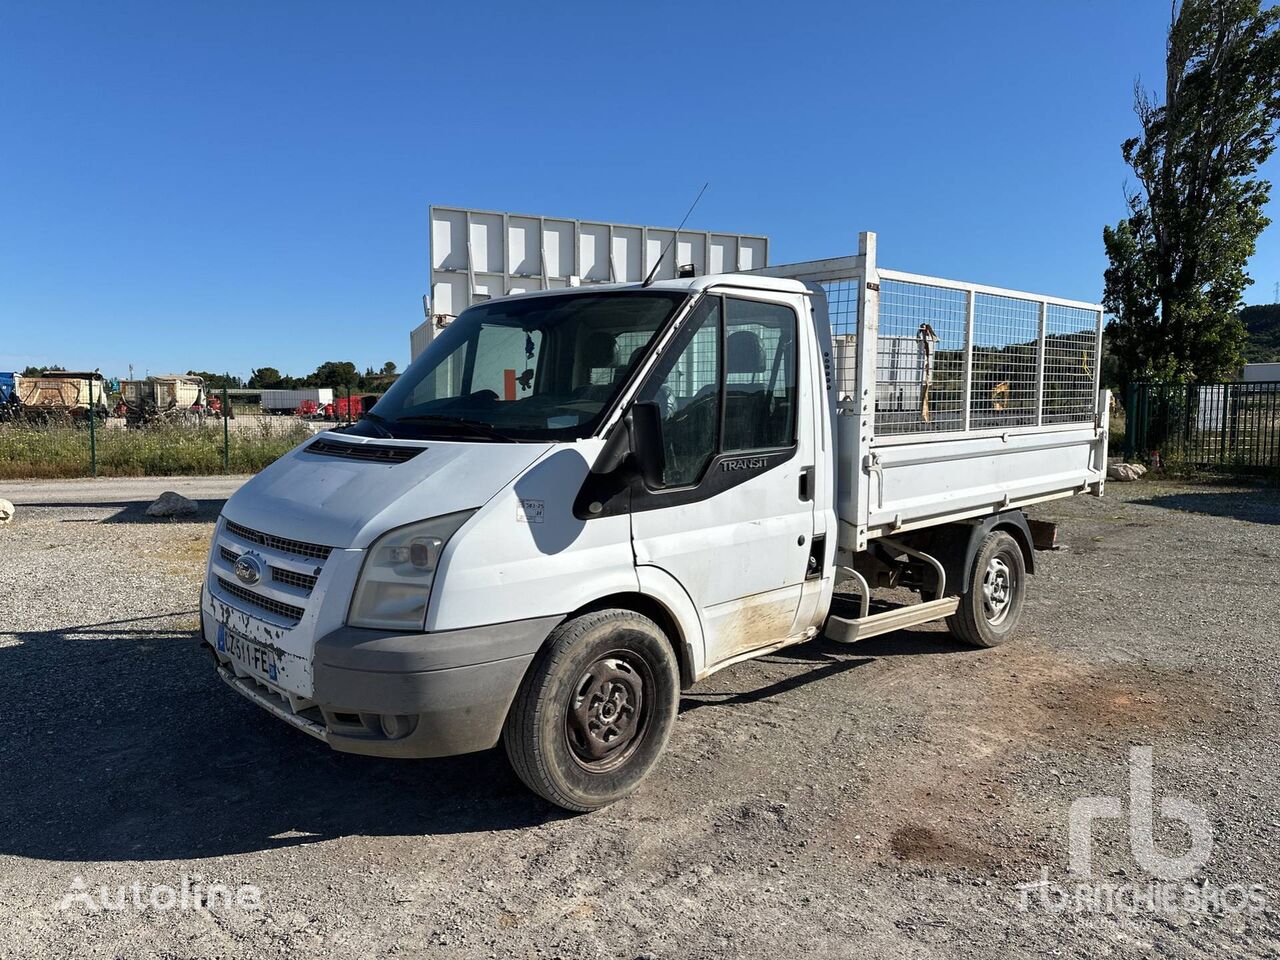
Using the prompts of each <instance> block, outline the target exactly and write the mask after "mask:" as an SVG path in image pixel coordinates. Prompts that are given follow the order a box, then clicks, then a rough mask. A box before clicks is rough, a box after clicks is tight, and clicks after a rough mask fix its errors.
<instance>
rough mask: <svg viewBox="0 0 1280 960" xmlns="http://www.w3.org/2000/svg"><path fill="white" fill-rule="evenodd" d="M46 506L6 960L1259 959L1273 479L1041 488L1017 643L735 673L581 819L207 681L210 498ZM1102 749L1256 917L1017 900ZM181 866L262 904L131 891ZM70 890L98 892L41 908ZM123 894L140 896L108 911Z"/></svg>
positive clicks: (1270, 773)
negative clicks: (1039, 549) (1046, 549)
mask: <svg viewBox="0 0 1280 960" xmlns="http://www.w3.org/2000/svg"><path fill="white" fill-rule="evenodd" d="M33 486H36V485H28V486H27V493H28V496H27V500H28V502H30V501H31V500H39V499H40V497H39V496H36V494H35V493H34V492H33V489H32V488H33ZM38 486H40V487H41V488H42V489H43V487H44V485H38ZM123 489H124V490H125V491H126V492H127V489H128V488H127V487H126V488H123ZM214 495H215V496H216V490H215V492H214ZM0 496H9V494H5V493H3V492H0ZM10 498H11V499H19V498H17V497H12V496H10ZM124 499H127V497H125V498H124ZM44 502H46V503H52V504H60V505H55V506H25V507H20V509H19V512H18V515H17V517H16V519H15V521H14V523H13V524H12V525H10V526H7V527H0V548H2V549H3V555H4V563H3V564H0V630H2V631H3V632H0V695H2V697H3V702H4V703H5V704H6V705H7V707H8V715H7V717H6V720H5V723H4V734H3V736H2V737H0V771H3V772H2V773H0V904H3V906H0V957H34V956H51V957H52V956H57V957H62V956H71V955H75V956H77V957H115V956H126V955H127V956H129V957H152V956H157V957H178V956H182V957H196V956H200V957H204V956H210V957H249V956H273V955H312V956H315V955H343V956H362V957H364V956H393V957H419V956H431V957H434V956H462V957H494V956H520V957H553V956H562V957H575V958H576V957H639V956H646V955H647V956H652V957H681V958H685V957H708V958H710V957H723V956H731V955H741V956H769V957H771V958H783V957H811V956H819V957H827V956H830V957H846V956H850V955H853V954H857V955H859V956H873V957H894V958H907V957H911V958H917V957H925V958H934V957H975V958H984V960H985V958H991V957H1019V958H1021V957H1034V956H1052V957H1080V958H1086V957H1088V958H1095V957H1134V956H1174V957H1221V958H1232V960H1234V958H1238V957H1252V956H1280V914H1278V913H1277V910H1280V879H1278V877H1280V869H1278V866H1280V863H1278V861H1280V851H1278V850H1277V848H1276V845H1275V843H1274V842H1273V841H1274V839H1275V836H1276V833H1277V831H1278V830H1280V809H1278V804H1277V797H1278V796H1280V768H1278V765H1277V757H1276V749H1275V744H1276V742H1277V733H1278V732H1280V731H1278V729H1277V711H1276V705H1277V704H1276V701H1277V680H1278V679H1280V677H1278V675H1277V674H1278V670H1277V656H1276V650H1275V645H1276V626H1275V625H1276V622H1277V620H1280V590H1278V589H1277V587H1278V586H1280V562H1277V561H1278V557H1280V543H1278V541H1277V533H1278V532H1280V498H1278V497H1277V495H1276V494H1275V493H1274V492H1265V491H1255V490H1240V489H1230V488H1212V487H1203V488H1183V487H1173V486H1167V485H1159V484H1156V483H1152V482H1141V483H1137V484H1131V485H1126V486H1122V485H1120V484H1112V485H1111V486H1110V487H1109V495H1108V497H1107V499H1105V500H1101V501H1098V500H1094V499H1091V498H1085V497H1078V498H1075V499H1073V500H1070V501H1064V502H1060V503H1055V504H1050V505H1048V506H1046V507H1045V508H1042V509H1040V510H1038V511H1037V513H1038V515H1039V516H1040V517H1042V518H1046V519H1055V520H1059V521H1060V522H1061V523H1062V539H1063V540H1064V541H1065V543H1066V546H1067V549H1065V550H1062V551H1060V552H1055V553H1041V554H1038V556H1037V563H1038V570H1039V572H1038V575H1037V576H1035V577H1034V578H1033V579H1032V582H1031V591H1032V592H1031V595H1030V599H1029V601H1028V609H1027V611H1026V617H1025V620H1024V624H1023V628H1022V633H1021V636H1020V638H1019V639H1018V640H1017V641H1016V642H1013V643H1011V644H1008V645H1006V646H1004V647H1001V648H998V649H995V650H987V651H973V650H969V649H966V648H963V647H960V646H958V645H957V644H956V643H954V642H952V641H951V640H950V639H949V638H948V637H947V635H946V634H945V633H944V632H942V631H941V630H940V629H939V628H938V627H937V626H934V625H930V626H928V627H924V628H918V629H913V630H909V631H904V632H902V633H898V634H894V635H892V636H888V637H880V638H875V639H872V640H868V641H865V642H863V643H862V644H860V645H856V646H853V647H841V646H839V645H836V644H832V643H829V642H827V641H823V640H819V641H815V642H812V643H809V644H805V645H802V646H800V647H795V648H791V649H789V650H787V651H783V652H782V653H780V654H776V655H772V656H769V657H766V658H764V659H763V660H760V661H754V662H751V663H745V664H741V665H738V666H735V667H733V668H730V669H728V670H726V671H723V672H722V673H720V674H717V675H716V676H715V677H713V678H711V679H710V680H708V681H706V682H705V683H703V684H700V685H699V686H698V687H696V688H694V689H693V690H692V691H690V692H688V693H687V694H686V695H685V697H684V701H683V710H682V713H681V716H680V720H679V723H678V725H677V728H676V732H675V734H674V736H673V738H672V741H671V746H670V749H669V752H668V755H667V757H666V758H665V760H664V762H663V763H662V764H661V766H660V767H659V769H658V770H657V771H656V773H655V774H654V775H653V776H652V777H651V779H650V780H649V781H648V783H647V784H646V785H645V786H644V787H643V788H642V789H641V791H640V792H639V793H638V794H637V795H635V796H633V797H631V798H629V799H627V800H625V801H623V802H621V803H619V804H616V805H615V806H613V807H611V808H608V809H606V810H603V811H600V812H598V813H595V814H591V815H587V816H579V817H574V816H567V815H564V814H562V813H561V812H559V811H557V810H554V809H552V808H550V807H549V806H547V805H546V804H545V803H542V802H541V801H539V800H537V799H535V798H533V797H532V796H530V795H529V794H527V793H526V792H525V791H524V790H523V789H522V787H521V786H520V785H519V783H518V782H517V781H516V780H515V778H514V777H513V776H512V775H511V774H510V773H509V772H508V770H507V768H506V765H505V761H504V759H503V757H502V754H501V753H500V752H499V751H493V752H490V753H486V754H479V755H475V756H469V757H459V758H453V759H448V760H438V761H420V762H396V761H382V760H374V759H367V758H359V757H349V756H343V755H340V754H334V753H331V752H329V751H328V750H327V749H326V748H325V747H324V746H323V745H321V744H319V743H317V742H314V741H312V740H310V739H309V738H307V737H306V736H304V735H303V734H301V733H297V732H295V731H293V730H291V729H289V728H287V727H286V726H285V725H284V724H281V723H280V722H278V721H276V720H274V719H272V718H270V717H268V716H266V715H264V714H262V713H261V712H260V711H258V710H257V709H256V708H254V707H253V706H251V705H250V704H248V703H246V702H244V701H242V700H240V699H239V698H238V697H236V696H235V695H234V694H232V693H231V692H230V691H228V690H226V689H225V688H223V687H222V685H221V684H220V683H219V682H218V681H217V680H216V678H215V677H214V676H213V673H212V671H211V669H210V665H209V661H208V659H207V657H206V656H204V655H202V654H201V653H200V651H199V650H198V649H197V644H196V641H195V636H194V632H193V631H194V628H195V626H196V597H197V589H198V583H199V577H200V572H201V565H202V563H203V555H204V550H205V545H206V543H207V539H208V536H209V533H210V521H211V520H212V518H213V516H215V515H216V512H217V509H218V508H219V505H220V502H219V501H218V500H217V499H212V500H208V501H205V502H204V503H203V515H202V517H201V518H200V522H192V523H167V522H148V521H147V520H146V519H145V518H144V517H143V516H142V514H141V506H142V504H127V503H126V504H123V505H122V504H119V503H110V502H108V498H107V497H105V496H99V497H96V498H90V499H89V500H88V502H83V501H73V500H72V498H70V497H68V496H61V497H54V496H49V497H46V498H45V500H44ZM1130 745H1148V746H1151V747H1152V748H1153V754H1154V768H1155V789H1156V798H1157V799H1156V804H1157V808H1158V807H1159V802H1160V798H1161V797H1166V798H1167V797H1182V798H1186V799H1187V800H1189V801H1191V802H1192V803H1194V804H1197V805H1199V806H1200V807H1201V808H1203V809H1204V810H1205V811H1206V812H1207V815H1208V818H1209V821H1210V823H1211V825H1212V828H1213V834H1214V841H1215V842H1214V847H1213V850H1212V854H1211V856H1210V858H1209V861H1208V863H1207V864H1206V865H1205V866H1204V867H1203V868H1202V869H1200V870H1198V871H1196V873H1195V875H1194V878H1193V879H1194V883H1196V884H1198V885H1199V886H1197V887H1196V888H1195V889H1197V890H1201V891H1202V892H1203V891H1213V890H1220V889H1222V888H1225V887H1228V885H1232V884H1242V885H1245V886H1247V885H1249V884H1261V885H1263V887H1265V888H1266V889H1265V890H1264V891H1263V892H1261V893H1259V894H1256V896H1257V897H1258V898H1259V900H1261V899H1265V900H1266V902H1267V906H1266V907H1265V909H1258V910H1254V911H1253V912H1247V913H1244V912H1237V911H1234V910H1230V909H1228V910H1226V911H1222V912H1203V911H1195V910H1186V909H1174V910H1167V911H1162V910H1159V909H1155V910H1152V909H1150V908H1149V907H1148V908H1143V909H1139V910H1136V911H1134V910H1127V909H1116V910H1112V911H1109V912H1104V911H1090V910H1074V909H1073V910H1068V911H1065V912H1057V911H1055V910H1054V909H1052V905H1053V904H1054V903H1055V901H1054V900H1053V899H1052V898H1050V899H1048V900H1046V899H1044V898H1043V897H1042V896H1041V893H1039V892H1035V891H1032V892H1028V891H1027V890H1022V889H1019V886H1020V885H1021V884H1025V883H1029V882H1035V881H1042V882H1043V881H1045V880H1046V879H1047V880H1048V885H1047V886H1045V887H1044V890H1058V889H1060V887H1058V886H1057V885H1059V884H1060V885H1061V888H1066V889H1068V890H1074V889H1075V888H1074V884H1075V883H1078V882H1079V881H1078V880H1076V879H1074V878H1072V877H1071V875H1070V874H1069V873H1068V861H1067V856H1068V854H1067V851H1068V846H1067V832H1068V826H1067V812H1068V809H1069V808H1070V807H1071V805H1072V803H1073V802H1074V801H1076V800H1079V799H1081V798H1085V797H1090V796H1096V795H1105V796H1114V797H1118V798H1125V801H1126V804H1127V798H1128V791H1129V783H1130V780H1129V773H1128V766H1127V760H1128V752H1129V748H1130ZM1126 808H1127V807H1126ZM1127 825H1128V818H1125V819H1118V820H1111V821H1099V822H1098V824H1097V825H1096V826H1095V829H1094V831H1093V837H1094V844H1093V857H1094V859H1093V868H1094V874H1095V882H1103V883H1110V884H1113V885H1116V884H1124V883H1128V884H1131V885H1134V884H1143V885H1145V884H1147V883H1148V882H1149V881H1150V879H1151V878H1150V877H1148V876H1147V875H1146V874H1145V873H1144V872H1143V869H1142V867H1141V866H1140V865H1139V863H1137V862H1135V857H1134V854H1133V853H1132V852H1131V846H1130V842H1129V837H1128V835H1127ZM1156 837H1157V840H1158V841H1159V842H1160V843H1161V849H1163V850H1165V851H1166V852H1167V854H1168V855H1170V856H1173V855H1176V854H1178V853H1179V852H1181V850H1184V849H1185V848H1186V846H1187V842H1188V836H1187V834H1186V831H1185V830H1183V829H1182V828H1181V827H1180V826H1179V825H1178V824H1177V823H1176V821H1174V820H1172V819H1169V818H1162V819H1160V823H1159V826H1158V827H1157V829H1156ZM1042 871H1045V872H1042ZM184 877H192V880H191V881H190V882H193V883H204V884H206V885H207V884H212V883H223V884H227V885H230V886H233V887H234V886H236V885H240V884H253V885H255V886H256V887H258V888H260V890H261V904H260V906H259V907H258V909H253V910H245V909H242V908H240V907H237V906H234V905H233V906H230V907H228V906H227V905H226V904H222V903H211V904H209V905H208V907H207V908H197V909H186V910H177V909H175V910H160V909H155V908H154V907H147V906H146V905H145V904H146V897H147V895H148V893H147V891H149V890H150V888H151V885H155V884H168V885H170V886H173V887H180V886H181V884H182V882H183V878H184ZM77 878H79V880H81V881H83V884H84V885H85V886H87V888H88V892H89V893H91V894H94V895H95V896H100V895H101V891H99V889H98V888H99V887H100V886H105V887H108V888H109V889H108V890H107V891H106V892H107V894H108V896H109V897H110V898H112V900H113V903H112V904H111V906H123V909H105V910H101V911H98V912H90V911H89V910H88V909H86V908H85V906H84V901H83V900H80V901H78V902H77V903H76V904H74V905H73V906H72V907H71V909H70V910H65V911H64V910H60V909H59V904H60V901H61V900H62V898H63V897H64V896H65V895H66V894H68V893H69V892H76V891H77V890H79V887H78V886H76V884H77ZM135 882H136V883H140V884H142V885H143V887H142V890H143V893H142V895H141V896H142V901H143V904H144V906H143V907H141V908H139V907H138V906H136V905H135V903H133V902H132V901H131V900H130V901H129V902H127V903H125V904H123V905H122V904H120V903H119V902H118V901H115V897H116V891H115V889H114V888H116V887H118V886H120V885H124V886H126V887H129V886H131V885H132V884H134V883H135ZM1142 889H1146V888H1145V886H1144V887H1142ZM126 895H127V896H128V897H132V894H131V893H130V892H129V891H128V890H126ZM1188 896H1189V895H1188ZM161 902H162V903H163V895H162V896H161ZM1198 902H1199V901H1198ZM1228 902H1229V903H1230V901H1228ZM1024 905H1025V906H1026V909H1023V907H1024Z"/></svg>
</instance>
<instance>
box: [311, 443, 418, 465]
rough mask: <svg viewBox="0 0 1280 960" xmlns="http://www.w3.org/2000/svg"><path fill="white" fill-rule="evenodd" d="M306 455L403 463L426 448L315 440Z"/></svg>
mask: <svg viewBox="0 0 1280 960" xmlns="http://www.w3.org/2000/svg"><path fill="white" fill-rule="evenodd" d="M305 449H306V451H307V453H314V454H318V455H319V456H322V457H341V458H342V459H344V460H364V461H367V462H369V463H404V462H405V461H406V460H412V459H413V458H414V457H416V456H417V455H418V454H420V453H421V452H422V451H423V450H425V449H426V447H400V446H392V445H390V444H384V443H334V442H333V441H332V440H324V439H320V440H316V441H315V442H314V443H312V444H310V445H309V446H307V447H306V448H305Z"/></svg>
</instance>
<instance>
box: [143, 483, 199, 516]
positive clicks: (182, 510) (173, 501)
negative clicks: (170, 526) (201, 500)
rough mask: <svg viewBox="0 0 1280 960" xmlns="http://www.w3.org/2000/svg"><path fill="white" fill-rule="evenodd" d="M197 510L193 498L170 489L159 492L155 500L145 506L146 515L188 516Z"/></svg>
mask: <svg viewBox="0 0 1280 960" xmlns="http://www.w3.org/2000/svg"><path fill="white" fill-rule="evenodd" d="M199 512H200V507H199V505H198V504H197V503H196V502H195V501H194V500H188V499H187V498H186V497H184V496H183V495H182V494H180V493H174V492H173V491H172V490H166V491H165V492H164V493H162V494H160V496H159V497H157V498H156V502H155V503H153V504H152V505H151V506H149V507H147V516H148V517H190V516H192V515H193V514H196V513H199Z"/></svg>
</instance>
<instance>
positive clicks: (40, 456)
mask: <svg viewBox="0 0 1280 960" xmlns="http://www.w3.org/2000/svg"><path fill="white" fill-rule="evenodd" d="M309 436H311V432H310V431H309V430H308V428H307V427H306V426H305V425H303V424H301V423H299V424H296V425H294V426H291V427H288V428H286V429H284V430H279V429H275V430H272V429H268V427H267V425H265V424H264V425H263V427H262V428H261V429H254V428H249V429H236V430H232V431H231V432H230V437H229V438H228V439H229V443H228V449H227V460H228V463H227V468H226V469H227V471H228V472H230V473H257V472H258V471H259V470H261V469H263V468H264V467H266V466H267V465H268V464H270V463H271V462H272V461H274V460H276V459H277V458H279V457H280V456H282V455H284V454H285V453H288V452H289V451H290V450H292V449H293V448H294V447H296V446H297V445H298V444H299V443H301V442H302V441H303V440H305V439H307V438H308V437H309ZM94 439H95V445H96V448H97V459H98V476H100V477H164V476H193V475H208V474H218V473H222V472H223V435H222V426H221V421H211V422H209V423H207V424H192V425H188V424H158V425H155V426H151V427H147V428H145V429H140V430H122V429H118V428H115V427H112V428H99V429H98V430H96V431H95V437H94ZM91 473H92V470H91V465H90V448H89V430H88V428H87V427H84V426H79V425H74V424H66V423H58V424H49V425H45V424H40V425H35V424H19V423H3V424H0V479H4V480H20V479H21V480H26V479H41V478H59V477H87V476H90V475H91Z"/></svg>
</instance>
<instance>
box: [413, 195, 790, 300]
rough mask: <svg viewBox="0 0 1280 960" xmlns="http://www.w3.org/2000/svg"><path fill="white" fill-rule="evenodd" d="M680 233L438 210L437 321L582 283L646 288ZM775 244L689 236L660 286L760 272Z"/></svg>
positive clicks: (684, 233)
mask: <svg viewBox="0 0 1280 960" xmlns="http://www.w3.org/2000/svg"><path fill="white" fill-rule="evenodd" d="M673 236H675V231H674V230H673V229H672V228H670V227H667V228H663V227H646V226H637V225H634V224H622V223H607V222H605V221H599V220H572V219H569V218H567V217H536V216H529V215H525V214H517V213H502V212H496V211H492V210H469V209H465V208H462V207H435V206H433V207H432V208H431V294H430V296H431V313H432V314H433V315H434V316H436V317H442V318H444V317H455V316H457V315H458V314H459V313H461V312H462V311H463V310H465V309H466V308H467V307H469V306H470V305H471V304H473V303H476V302H478V301H481V300H486V299H489V298H492V297H499V296H503V295H504V294H507V293H526V292H529V291H533V290H550V289H556V288H559V287H568V286H571V285H575V284H578V283H582V284H589V283H639V282H640V281H641V280H643V279H644V278H645V276H646V275H647V274H648V272H649V271H650V270H651V269H652V268H653V265H654V263H655V262H657V259H658V257H659V256H661V254H662V250H663V248H664V247H665V246H666V245H667V243H668V242H669V241H670V240H671V239H672V237H673ZM768 262H769V238H768V237H758V236H749V235H745V234H732V233H714V232H709V231H701V230H681V231H680V235H679V237H677V238H676V242H675V244H674V246H673V247H672V250H671V252H670V253H668V254H667V257H666V259H665V260H663V262H662V266H661V267H659V269H658V273H657V277H658V279H670V278H672V277H675V276H676V271H677V269H678V267H680V266H684V265H689V264H692V265H693V268H694V272H695V273H696V274H698V275H703V274H706V273H734V272H736V271H739V270H754V269H756V268H758V267H763V266H767V265H768Z"/></svg>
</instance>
